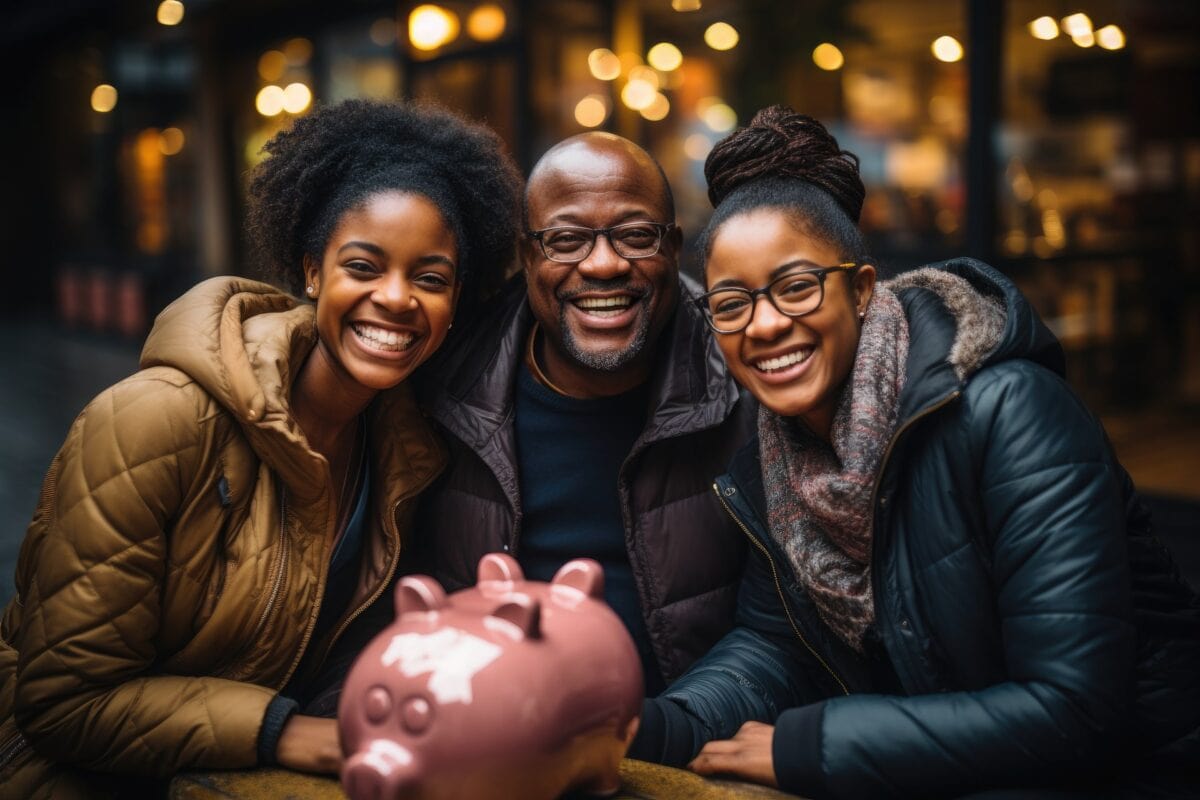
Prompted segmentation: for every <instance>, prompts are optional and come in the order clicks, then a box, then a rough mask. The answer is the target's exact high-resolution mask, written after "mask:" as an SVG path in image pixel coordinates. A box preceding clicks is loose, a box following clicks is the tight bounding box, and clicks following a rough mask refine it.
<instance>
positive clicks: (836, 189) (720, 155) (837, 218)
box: [700, 105, 866, 261]
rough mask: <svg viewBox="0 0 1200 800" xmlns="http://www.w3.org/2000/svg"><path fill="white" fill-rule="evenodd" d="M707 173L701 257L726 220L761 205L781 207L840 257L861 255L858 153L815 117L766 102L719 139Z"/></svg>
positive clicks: (861, 195) (862, 194)
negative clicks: (708, 214)
mask: <svg viewBox="0 0 1200 800" xmlns="http://www.w3.org/2000/svg"><path fill="white" fill-rule="evenodd" d="M704 177H705V179H707V181H708V199H709V200H710V201H711V202H712V204H713V206H714V207H715V208H716V211H715V212H713V215H712V218H711V219H710V220H709V222H708V225H707V226H706V227H705V229H704V232H703V233H702V234H701V237H700V252H701V253H702V254H703V257H704V260H705V261H707V260H708V255H709V252H710V250H711V246H712V240H713V237H714V236H715V235H716V233H717V231H718V229H720V227H721V225H723V224H724V223H725V221H726V220H728V219H729V218H731V217H734V216H737V215H739V214H745V213H748V212H750V211H753V210H755V209H759V208H772V209H778V210H780V211H782V212H784V213H785V214H786V215H787V216H788V218H789V219H790V220H791V222H792V224H793V225H795V226H796V227H797V228H798V229H799V230H802V231H804V232H805V233H806V234H807V235H809V236H812V237H813V238H816V239H819V240H821V241H823V242H825V243H826V244H829V245H831V246H832V247H833V249H835V250H837V251H838V253H839V255H840V257H841V258H843V259H845V260H850V259H853V258H859V257H861V256H864V255H866V253H865V248H866V245H865V242H864V241H863V236H862V233H861V231H859V229H858V224H857V223H858V218H859V215H860V214H861V212H862V205H863V198H864V197H865V195H866V190H865V189H864V187H863V182H862V178H860V177H859V174H858V157H857V156H856V155H854V154H853V153H850V152H847V151H845V150H842V149H841V148H839V147H838V143H837V140H836V139H834V138H833V136H832V135H831V134H830V133H829V131H828V130H826V129H825V126H824V125H822V124H821V123H820V122H818V121H817V120H815V119H813V118H812V117H809V116H806V115H804V114H798V113H796V112H795V111H793V110H792V109H790V108H788V107H787V106H782V105H775V106H770V107H768V108H764V109H763V110H761V111H759V112H758V113H757V114H755V115H754V118H753V119H752V120H750V124H749V125H748V126H747V127H745V128H742V129H740V130H738V131H736V132H734V133H732V134H730V135H729V136H726V137H725V138H724V139H722V140H721V141H719V142H717V144H716V146H715V147H713V149H712V152H711V153H709V154H708V160H706V161H705V162H704Z"/></svg>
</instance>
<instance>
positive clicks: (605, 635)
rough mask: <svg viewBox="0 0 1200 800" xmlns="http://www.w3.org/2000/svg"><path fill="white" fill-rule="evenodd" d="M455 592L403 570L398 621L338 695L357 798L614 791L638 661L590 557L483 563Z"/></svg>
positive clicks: (637, 693)
mask: <svg viewBox="0 0 1200 800" xmlns="http://www.w3.org/2000/svg"><path fill="white" fill-rule="evenodd" d="M478 577H479V581H478V584H477V585H476V586H475V587H474V588H472V589H463V590H462V591H459V592H455V593H454V594H452V595H449V596H447V595H446V593H445V591H444V590H443V589H442V587H441V586H440V585H439V584H438V583H437V582H436V581H434V580H433V579H432V578H428V577H425V576H413V577H407V578H403V579H401V581H400V584H399V585H398V586H397V588H396V621H395V622H394V623H392V625H391V627H389V628H387V629H386V630H384V631H383V632H382V633H381V634H379V635H378V636H377V637H375V639H373V640H372V641H371V643H370V644H369V645H368V646H367V648H366V649H365V650H363V652H362V653H361V654H360V655H359V657H358V658H357V660H355V662H354V667H353V668H352V669H351V670H350V674H349V676H348V677H347V678H346V683H345V686H344V687H343V690H342V696H341V701H340V703H339V704H338V726H339V728H340V730H341V741H342V752H343V753H344V754H345V756H346V760H345V762H344V764H343V767H342V786H343V787H344V788H345V790H346V793H347V794H348V795H350V797H351V798H353V800H394V799H396V798H405V799H406V800H418V799H419V800H437V798H471V799H472V800H475V799H476V798H518V797H519V798H531V799H536V798H554V797H558V796H559V795H560V794H562V793H563V792H564V791H566V790H568V789H580V790H582V791H585V792H589V793H592V794H611V793H614V792H616V791H617V789H619V788H620V778H619V776H618V774H617V768H618V766H619V764H620V762H621V758H622V757H623V756H624V755H625V751H626V749H627V748H628V746H629V743H630V742H631V741H632V740H633V735H634V733H635V731H636V730H637V721H638V714H639V713H640V711H641V705H642V667H641V663H640V661H639V659H638V655H637V651H636V649H635V648H634V644H633V640H632V639H631V638H630V637H629V633H628V632H627V631H626V630H625V626H624V625H623V624H622V623H621V620H620V619H619V618H618V617H617V615H616V614H615V613H613V611H612V610H611V609H610V608H609V607H608V606H607V605H606V604H605V603H604V601H603V596H604V572H603V570H602V569H601V568H600V565H599V564H598V563H596V562H595V561H592V560H591V559H577V560H575V561H571V562H570V563H568V564H566V565H564V566H563V567H562V569H560V570H559V571H558V573H557V574H556V575H555V576H554V580H552V581H551V582H550V583H541V582H537V581H527V580H525V576H524V575H523V574H522V572H521V568H520V566H518V564H517V562H516V560H515V559H513V558H512V557H511V556H507V555H502V554H499V553H492V554H489V555H486V556H484V557H483V559H482V560H480V562H479V573H478Z"/></svg>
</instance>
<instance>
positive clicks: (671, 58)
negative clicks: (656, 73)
mask: <svg viewBox="0 0 1200 800" xmlns="http://www.w3.org/2000/svg"><path fill="white" fill-rule="evenodd" d="M646 62H647V63H649V64H650V66H652V67H654V68H655V69H657V70H661V71H662V72H670V71H671V70H674V69H679V65H680V64H682V63H683V53H681V52H679V48H678V47H676V46H675V45H673V44H671V43H670V42H659V43H658V44H656V45H654V47H651V48H650V52H648V53H646Z"/></svg>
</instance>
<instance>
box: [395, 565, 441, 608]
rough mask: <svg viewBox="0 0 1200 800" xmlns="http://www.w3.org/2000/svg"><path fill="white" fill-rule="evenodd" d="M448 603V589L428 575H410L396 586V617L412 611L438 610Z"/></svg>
mask: <svg viewBox="0 0 1200 800" xmlns="http://www.w3.org/2000/svg"><path fill="white" fill-rule="evenodd" d="M444 605H446V590H445V589H443V588H442V585H441V584H440V583H438V582H437V581H435V580H434V579H433V578H430V577H428V576H426V575H408V576H406V577H403V578H401V579H400V583H399V585H397V586H396V617H397V618H399V617H401V616H403V615H405V614H407V613H409V612H410V611H437V610H438V609H439V608H441V607H442V606H444Z"/></svg>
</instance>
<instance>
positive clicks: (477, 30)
mask: <svg viewBox="0 0 1200 800" xmlns="http://www.w3.org/2000/svg"><path fill="white" fill-rule="evenodd" d="M507 25H508V18H507V17H505V16H504V9H503V8H501V7H500V6H498V5H496V4H495V3H484V4H483V5H481V6H479V7H478V8H476V9H475V10H474V11H472V12H471V13H470V14H469V15H467V35H468V36H470V37H471V38H472V39H474V40H475V41H477V42H494V41H495V40H497V39H499V38H500V37H501V36H503V35H504V28H505V27H506V26H507Z"/></svg>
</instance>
